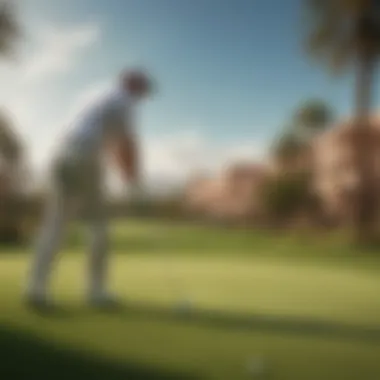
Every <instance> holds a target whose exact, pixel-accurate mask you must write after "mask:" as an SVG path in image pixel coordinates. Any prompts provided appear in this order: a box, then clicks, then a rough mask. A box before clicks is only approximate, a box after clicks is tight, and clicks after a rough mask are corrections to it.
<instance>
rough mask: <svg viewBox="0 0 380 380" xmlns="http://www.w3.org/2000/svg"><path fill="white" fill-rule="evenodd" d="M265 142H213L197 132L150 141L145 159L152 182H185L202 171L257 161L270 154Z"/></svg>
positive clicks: (190, 131) (185, 132)
mask: <svg viewBox="0 0 380 380" xmlns="http://www.w3.org/2000/svg"><path fill="white" fill-rule="evenodd" d="M266 149H267V146H266V143H265V142H262V141H257V140H253V141H239V140H235V141H231V140H230V141H228V142H225V143H220V142H216V141H213V140H211V139H209V138H207V137H206V136H203V135H202V134H201V133H200V132H196V131H194V130H189V131H183V132H181V133H178V134H175V135H172V136H166V137H162V138H147V139H146V141H145V144H144V145H143V160H144V163H145V170H146V175H147V178H148V180H150V181H152V180H159V179H160V178H161V179H163V180H167V181H168V182H170V183H177V184H180V183H183V182H184V181H186V180H187V179H188V178H189V177H191V176H192V175H194V174H196V173H199V172H209V173H210V172H214V173H215V172H218V171H220V170H222V169H223V167H225V166H226V165H229V164H230V163H231V162H236V161H257V160H260V159H262V158H263V157H264V156H265V153H266Z"/></svg>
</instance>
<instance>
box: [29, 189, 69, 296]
mask: <svg viewBox="0 0 380 380" xmlns="http://www.w3.org/2000/svg"><path fill="white" fill-rule="evenodd" d="M66 203H67V202H66V199H65V197H64V196H63V195H62V194H61V193H60V192H59V191H56V192H54V193H53V194H52V198H51V199H50V201H49V203H48V205H47V212H46V215H45V217H44V221H43V224H42V228H41V231H40V233H39V236H38V239H37V244H36V247H35V256H34V258H33V262H32V267H31V272H30V274H29V275H30V277H29V283H28V284H27V286H28V288H27V297H28V299H29V300H30V301H31V302H46V296H47V283H48V277H49V275H50V272H51V269H52V265H53V260H54V258H55V256H56V254H57V252H58V250H59V246H60V242H61V237H62V233H63V230H64V227H65V222H66V218H67V209H66V207H67V205H66Z"/></svg>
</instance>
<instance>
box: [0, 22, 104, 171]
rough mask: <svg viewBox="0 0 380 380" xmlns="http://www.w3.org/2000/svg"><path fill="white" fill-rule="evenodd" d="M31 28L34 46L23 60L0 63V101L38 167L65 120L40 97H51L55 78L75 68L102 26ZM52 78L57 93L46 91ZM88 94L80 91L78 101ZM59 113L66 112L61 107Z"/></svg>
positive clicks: (88, 24)
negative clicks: (54, 90)
mask: <svg viewBox="0 0 380 380" xmlns="http://www.w3.org/2000/svg"><path fill="white" fill-rule="evenodd" d="M33 30H34V34H33V35H32V36H29V37H28V42H33V45H35V48H33V46H27V48H28V50H30V51H28V52H25V60H23V61H22V64H20V63H18V64H12V65H8V66H7V65H2V66H1V67H0V81H1V83H2V86H1V88H0V104H1V105H2V106H3V107H4V108H5V109H7V110H8V112H9V113H10V114H11V115H13V116H14V121H15V123H16V129H17V128H19V129H20V132H22V137H23V138H24V140H26V142H27V143H28V148H29V154H30V156H31V157H30V158H31V165H32V166H33V167H37V169H38V171H41V170H43V168H44V166H45V165H46V162H47V159H48V158H49V156H50V155H51V152H52V151H53V149H54V144H55V143H56V137H57V134H58V132H59V129H60V128H61V126H62V122H64V121H65V120H63V118H64V117H63V115H56V114H52V112H50V110H49V109H48V108H46V107H45V106H44V103H43V102H41V99H51V98H54V96H56V95H57V94H58V93H59V88H60V86H59V82H58V80H59V79H61V78H62V76H64V75H65V74H68V73H70V72H73V71H74V70H75V69H77V66H78V64H79V63H80V62H81V60H82V58H83V55H84V54H86V53H88V51H89V50H90V49H92V48H93V47H94V44H95V43H96V42H97V41H99V40H100V32H101V28H100V25H98V24H95V23H86V24H77V25H70V26H67V27H64V28H63V27H60V28H57V27H55V26H41V25H40V26H39V28H38V29H37V30H36V29H33ZM47 80H49V81H48V82H47ZM52 81H57V87H56V89H57V93H47V92H46V86H45V84H47V83H49V84H51V83H52ZM93 90H94V89H92V91H93ZM90 95H91V94H89V93H87V94H85V93H83V94H82V97H83V99H82V100H81V99H78V102H79V101H85V99H84V97H85V96H90ZM73 110H74V109H73ZM62 114H64V115H67V111H65V109H64V108H63V109H62Z"/></svg>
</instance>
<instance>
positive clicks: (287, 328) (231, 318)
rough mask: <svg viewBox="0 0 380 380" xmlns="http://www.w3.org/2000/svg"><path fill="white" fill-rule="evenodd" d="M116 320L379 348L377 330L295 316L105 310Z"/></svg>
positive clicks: (133, 307)
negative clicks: (245, 332) (263, 334)
mask: <svg viewBox="0 0 380 380" xmlns="http://www.w3.org/2000/svg"><path fill="white" fill-rule="evenodd" d="M97 312H98V313H108V314H109V316H110V317H116V318H120V317H121V318H125V319H131V318H139V319H143V320H156V321H165V322H181V323H189V324H192V325H197V326H201V327H206V328H217V329H232V330H251V331H258V332H268V333H277V334H288V335H301V336H315V337H317V338H325V339H334V340H335V339H338V340H349V341H362V342H365V343H371V344H375V345H380V327H377V326H373V327H366V326H360V325H349V324H343V323H339V322H330V321H323V320H313V319H307V318H303V317H296V316H281V315H280V316H279V315H277V316H274V315H265V314H237V313H227V312H223V311H207V310H202V309H194V308H191V309H181V308H177V309H176V308H174V307H173V308H168V307H160V306H155V305H148V304H141V303H133V304H132V303H130V304H128V305H125V306H124V307H122V308H119V309H115V310H108V311H97ZM88 313H94V311H91V310H88V309H87V310H86V309H81V310H69V309H66V310H61V312H58V313H56V314H51V315H50V317H53V318H58V319H59V318H63V319H65V318H80V317H81V316H86V315H89V314H88Z"/></svg>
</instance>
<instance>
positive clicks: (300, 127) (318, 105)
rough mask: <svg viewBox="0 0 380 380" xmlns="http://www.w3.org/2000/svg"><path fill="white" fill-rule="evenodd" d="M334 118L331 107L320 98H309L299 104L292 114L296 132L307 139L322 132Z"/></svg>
mask: <svg viewBox="0 0 380 380" xmlns="http://www.w3.org/2000/svg"><path fill="white" fill-rule="evenodd" d="M333 119H334V112H333V110H332V109H331V107H330V106H329V105H328V104H327V103H326V102H324V101H323V100H321V99H309V100H307V101H306V102H305V103H304V104H303V105H301V106H300V107H299V108H298V109H297V110H296V112H295V114H294V116H293V125H294V128H295V130H296V133H297V134H299V135H300V137H301V138H302V139H305V138H306V140H308V139H309V138H312V137H314V136H315V135H316V134H318V133H320V132H323V131H324V130H325V129H326V128H327V127H328V126H329V125H330V124H331V122H332V120H333Z"/></svg>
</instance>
